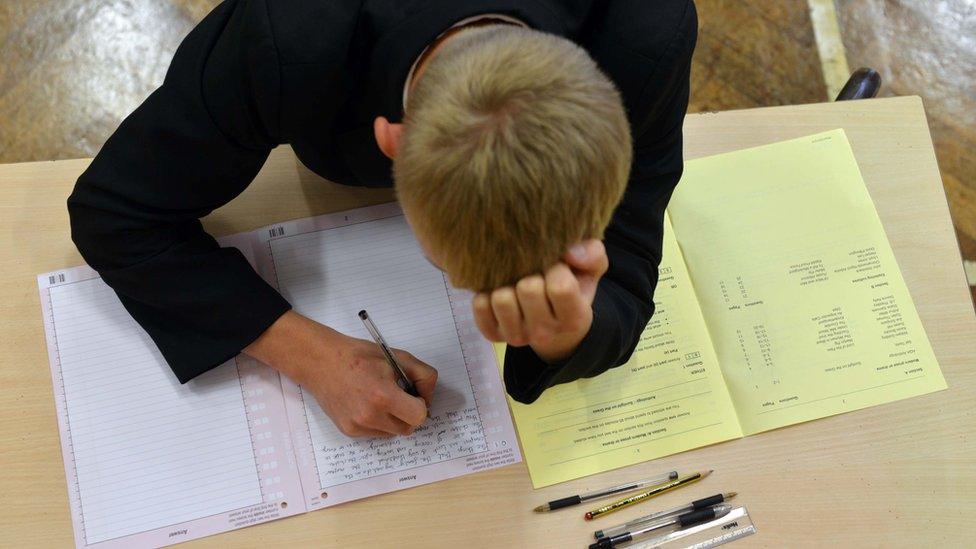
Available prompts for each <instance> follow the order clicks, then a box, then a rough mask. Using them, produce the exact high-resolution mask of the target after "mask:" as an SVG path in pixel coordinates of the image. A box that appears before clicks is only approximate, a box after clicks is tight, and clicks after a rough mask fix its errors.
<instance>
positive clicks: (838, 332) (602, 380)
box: [498, 130, 946, 488]
mask: <svg viewBox="0 0 976 549" xmlns="http://www.w3.org/2000/svg"><path fill="white" fill-rule="evenodd" d="M668 213H669V217H670V220H669V221H668V222H667V224H666V227H665V235H664V247H663V254H662V262H661V265H660V268H659V270H658V273H659V281H658V286H657V290H656V293H655V296H654V301H655V309H656V312H655V313H654V316H653V318H652V319H651V321H650V323H649V324H648V325H647V328H646V329H645V330H644V332H643V334H642V336H641V339H640V342H639V343H638V346H637V349H636V350H635V352H634V354H633V355H632V357H631V359H630V360H629V361H628V362H627V363H626V364H624V365H622V366H620V367H618V368H615V369H613V370H610V371H608V372H606V373H604V374H602V375H600V376H598V377H595V378H592V379H583V380H579V381H576V382H573V383H569V384H565V385H559V386H557V387H553V388H551V389H549V390H547V391H546V392H545V393H543V395H542V396H541V397H540V398H539V400H538V401H536V402H535V403H533V404H531V405H528V406H526V405H523V404H520V403H518V402H515V401H511V408H512V413H513V415H514V417H515V421H516V425H517V427H518V433H519V437H520V439H521V441H522V451H523V453H524V455H525V460H526V464H527V465H528V467H529V472H530V474H531V476H532V482H533V484H534V485H535V487H537V488H538V487H542V486H548V485H551V484H555V483H558V482H562V481H566V480H570V479H574V478H578V477H581V476H585V475H589V474H593V473H598V472H601V471H606V470H609V469H614V468H617V467H623V466H626V465H631V464H634V463H638V462H642V461H646V460H649V459H654V458H658V457H662V456H665V455H669V454H673V453H676V452H681V451H684V450H690V449H693V448H698V447H701V446H705V445H709V444H714V443H717V442H722V441H725V440H729V439H733V438H738V437H741V436H743V435H749V434H753V433H759V432H762V431H767V430H770V429H775V428H778V427H783V426H786V425H792V424H795V423H800V422H804V421H809V420H812V419H817V418H821V417H825V416H830V415H833V414H838V413H842V412H847V411H851V410H857V409H859V408H864V407H867V406H874V405H878V404H882V403H886V402H891V401H895V400H899V399H903V398H908V397H912V396H916V395H921V394H925V393H930V392H933V391H937V390H940V389H944V388H946V383H945V380H944V379H943V377H942V372H941V370H940V368H939V365H938V363H937V361H936V358H935V355H934V353H933V352H932V347H931V345H930V344H929V341H928V337H927V336H926V334H925V330H924V329H923V327H922V323H921V321H920V320H919V317H918V312H917V311H916V310H915V306H914V304H913V303H912V299H911V296H910V295H909V293H908V288H907V286H906V285H905V282H904V280H903V279H902V275H901V272H900V271H899V269H898V264H897V262H896V261H895V256H894V254H893V253H892V251H891V246H890V245H889V244H888V240H887V237H886V236H885V233H884V229H883V227H882V225H881V221H880V219H879V218H878V214H877V211H876V210H875V208H874V204H873V202H872V201H871V197H870V195H869V194H868V192H867V188H866V187H865V185H864V181H863V179H862V178H861V174H860V171H859V170H858V167H857V163H856V162H855V159H854V155H853V153H852V151H851V148H850V145H849V143H848V141H847V137H846V135H845V134H844V132H843V130H834V131H831V132H826V133H822V134H817V135H813V136H809V137H804V138H800V139H795V140H791V141H785V142H782V143H776V144H772V145H767V146H763V147H757V148H752V149H747V150H742V151H737V152H732V153H727V154H722V155H718V156H713V157H709V158H702V159H698V160H692V161H689V162H687V163H685V172H684V176H683V178H682V180H681V183H680V184H679V185H678V188H677V190H676V191H675V193H674V196H673V198H672V199H671V203H670V206H669V207H668ZM503 351H504V349H503V348H500V349H498V352H499V354H501V353H502V352H503Z"/></svg>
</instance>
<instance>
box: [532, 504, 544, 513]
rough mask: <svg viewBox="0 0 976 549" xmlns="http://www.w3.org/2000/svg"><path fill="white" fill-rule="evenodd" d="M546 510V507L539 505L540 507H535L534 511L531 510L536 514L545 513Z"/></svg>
mask: <svg viewBox="0 0 976 549" xmlns="http://www.w3.org/2000/svg"><path fill="white" fill-rule="evenodd" d="M547 510H548V509H546V506H545V505H540V506H538V507H536V508H535V509H533V511H535V512H536V513H545V512H546V511H547Z"/></svg>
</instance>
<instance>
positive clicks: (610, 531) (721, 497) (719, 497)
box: [593, 492, 735, 539]
mask: <svg viewBox="0 0 976 549" xmlns="http://www.w3.org/2000/svg"><path fill="white" fill-rule="evenodd" d="M734 497H735V492H729V493H727V494H715V495H714V496H709V497H707V498H702V499H698V500H695V501H693V502H691V503H689V504H688V505H682V506H681V507H675V508H673V509H668V510H667V511H658V512H657V513H651V514H650V515H644V516H643V517H640V518H635V519H634V520H632V521H629V522H625V523H624V524H621V525H618V526H612V527H610V528H607V529H605V530H597V531H596V532H593V537H594V538H596V539H600V538H606V537H611V536H616V535H617V534H622V533H624V532H627V531H630V530H633V529H635V528H640V527H643V526H647V525H649V524H650V523H651V522H654V521H656V520H659V519H662V518H664V517H670V516H673V515H681V514H684V513H687V512H689V511H698V510H699V509H704V508H706V507H711V506H712V505H718V504H719V503H722V502H725V501H729V500H730V499H732V498H734Z"/></svg>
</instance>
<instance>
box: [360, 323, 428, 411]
mask: <svg viewBox="0 0 976 549" xmlns="http://www.w3.org/2000/svg"><path fill="white" fill-rule="evenodd" d="M359 319H360V320H362V321H363V325H364V326H366V331H367V332H369V335H370V336H372V338H373V341H375V342H376V344H377V345H379V346H380V350H382V351H383V355H384V356H386V361H387V362H388V363H389V364H390V368H392V369H393V373H394V374H395V375H396V377H397V382H396V383H397V385H399V386H400V388H401V389H403V390H404V391H406V392H407V394H409V395H411V396H415V397H419V396H420V393H418V392H417V387H416V386H415V385H414V384H413V382H412V381H410V378H408V377H407V374H405V373H404V372H403V368H401V367H400V362H399V361H397V359H396V355H394V354H393V349H391V348H390V346H389V345H387V344H386V340H385V339H383V336H382V335H380V331H379V329H378V328H377V327H376V324H373V319H372V318H370V316H369V314H368V313H367V312H366V309H363V310H362V311H359Z"/></svg>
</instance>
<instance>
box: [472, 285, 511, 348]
mask: <svg viewBox="0 0 976 549" xmlns="http://www.w3.org/2000/svg"><path fill="white" fill-rule="evenodd" d="M471 307H472V309H473V310H474V321H475V323H476V324H477V325H478V329H479V330H481V333H482V334H484V335H485V337H486V338H488V340H489V341H504V340H505V338H503V337H502V334H501V332H500V331H499V329H498V319H496V318H495V313H494V311H492V310H491V296H489V295H488V294H486V293H480V294H477V295H475V296H474V299H473V300H472V301H471Z"/></svg>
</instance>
